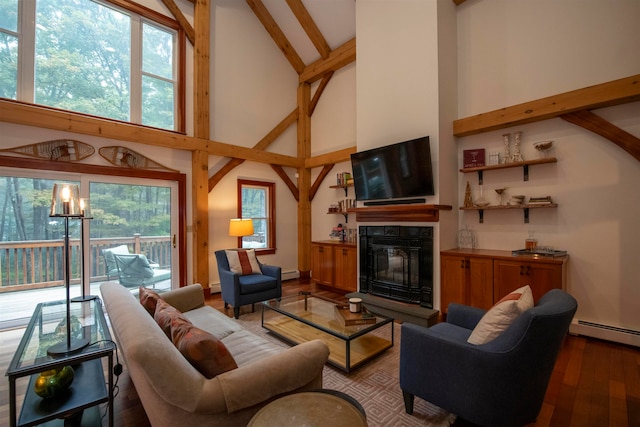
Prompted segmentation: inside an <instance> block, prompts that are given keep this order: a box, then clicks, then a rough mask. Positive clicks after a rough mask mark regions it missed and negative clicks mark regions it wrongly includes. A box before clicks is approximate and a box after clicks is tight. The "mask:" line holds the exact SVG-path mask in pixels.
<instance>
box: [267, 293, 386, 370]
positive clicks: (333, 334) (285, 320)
mask: <svg viewBox="0 0 640 427" xmlns="http://www.w3.org/2000/svg"><path fill="white" fill-rule="evenodd" d="M340 307H341V304H340V303H339V302H336V301H332V300H329V299H326V298H322V297H320V296H317V295H313V294H311V293H308V292H301V293H300V294H299V295H293V296H287V297H283V298H281V299H280V300H277V299H273V300H269V301H265V302H263V303H262V327H263V328H265V329H267V330H268V331H269V332H271V333H273V334H274V335H276V336H278V337H279V338H281V339H283V340H285V341H287V342H289V343H291V344H294V345H295V344H301V343H304V342H307V341H311V340H314V339H321V340H322V341H324V342H325V343H326V344H327V346H329V351H330V354H329V364H331V365H332V366H335V367H337V368H340V369H342V370H344V371H346V372H350V371H351V370H352V369H354V368H356V367H358V366H360V365H362V364H363V363H365V362H367V361H368V360H370V359H372V358H373V357H375V356H377V355H379V354H380V353H382V352H383V351H385V350H386V349H388V348H390V347H392V346H393V339H394V331H393V319H392V318H389V317H383V316H377V315H370V316H366V318H367V320H366V322H367V323H366V324H356V325H349V326H347V325H345V322H344V320H343V319H342V318H341V316H340V314H339V313H338V311H339V308H340Z"/></svg>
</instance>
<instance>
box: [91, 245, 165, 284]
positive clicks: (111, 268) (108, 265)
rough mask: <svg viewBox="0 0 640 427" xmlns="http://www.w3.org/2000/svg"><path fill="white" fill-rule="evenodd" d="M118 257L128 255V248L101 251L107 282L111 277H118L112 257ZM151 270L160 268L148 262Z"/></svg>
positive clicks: (117, 247)
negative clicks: (116, 255)
mask: <svg viewBox="0 0 640 427" xmlns="http://www.w3.org/2000/svg"><path fill="white" fill-rule="evenodd" d="M115 254H118V255H129V254H131V252H129V247H128V246H127V245H120V246H115V247H113V248H107V249H103V250H102V256H103V257H104V265H105V272H106V274H107V280H111V278H112V277H118V266H117V265H116V260H115V258H114V257H113V256H114V255H115ZM149 265H150V266H151V268H154V269H155V268H160V265H159V264H156V263H154V262H153V261H149Z"/></svg>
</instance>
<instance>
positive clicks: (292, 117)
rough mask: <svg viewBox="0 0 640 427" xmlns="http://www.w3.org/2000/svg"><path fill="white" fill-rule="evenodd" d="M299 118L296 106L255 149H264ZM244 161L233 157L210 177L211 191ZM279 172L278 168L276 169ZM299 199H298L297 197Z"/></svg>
mask: <svg viewBox="0 0 640 427" xmlns="http://www.w3.org/2000/svg"><path fill="white" fill-rule="evenodd" d="M296 120H298V109H297V108H296V109H295V110H293V111H292V112H291V113H289V114H288V115H287V117H285V118H284V119H283V120H282V121H281V122H280V123H278V124H277V125H276V126H275V127H274V128H273V129H271V131H270V132H269V133H268V134H267V135H265V137H264V138H262V139H261V140H260V141H258V143H257V144H256V145H254V146H253V149H254V150H261V151H264V150H266V149H267V147H269V145H271V143H272V142H273V141H275V140H276V139H277V138H278V137H279V136H280V135H282V133H283V132H284V131H285V130H287V129H288V128H289V126H291V125H292V124H293V123H295V122H296ZM242 163H244V159H238V158H231V159H229V161H228V162H227V163H226V164H225V165H224V166H223V167H222V168H221V169H220V170H219V171H218V172H216V173H215V174H213V176H211V178H209V191H211V190H213V188H214V187H215V186H216V185H217V184H218V183H219V182H220V180H222V178H224V176H225V175H227V174H228V173H229V172H231V171H232V170H233V169H234V168H235V167H236V166H240V165H241V164H242ZM274 166H279V165H271V167H274ZM276 172H277V170H276ZM296 200H297V199H296Z"/></svg>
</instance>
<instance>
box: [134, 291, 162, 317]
mask: <svg viewBox="0 0 640 427" xmlns="http://www.w3.org/2000/svg"><path fill="white" fill-rule="evenodd" d="M138 295H140V304H142V306H143V307H144V308H145V310H147V312H148V313H149V314H150V315H152V316H153V315H154V314H155V313H156V305H157V304H158V300H160V299H162V297H161V296H160V295H158V293H157V292H156V291H152V290H151V289H147V288H145V287H142V286H140V288H138Z"/></svg>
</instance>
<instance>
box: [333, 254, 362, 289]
mask: <svg viewBox="0 0 640 427" xmlns="http://www.w3.org/2000/svg"><path fill="white" fill-rule="evenodd" d="M333 260H334V265H335V269H334V274H335V276H334V285H335V287H336V288H338V289H343V290H345V291H349V292H355V291H357V290H358V284H357V280H358V252H357V248H356V247H355V246H342V247H340V246H336V247H334V248H333Z"/></svg>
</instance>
